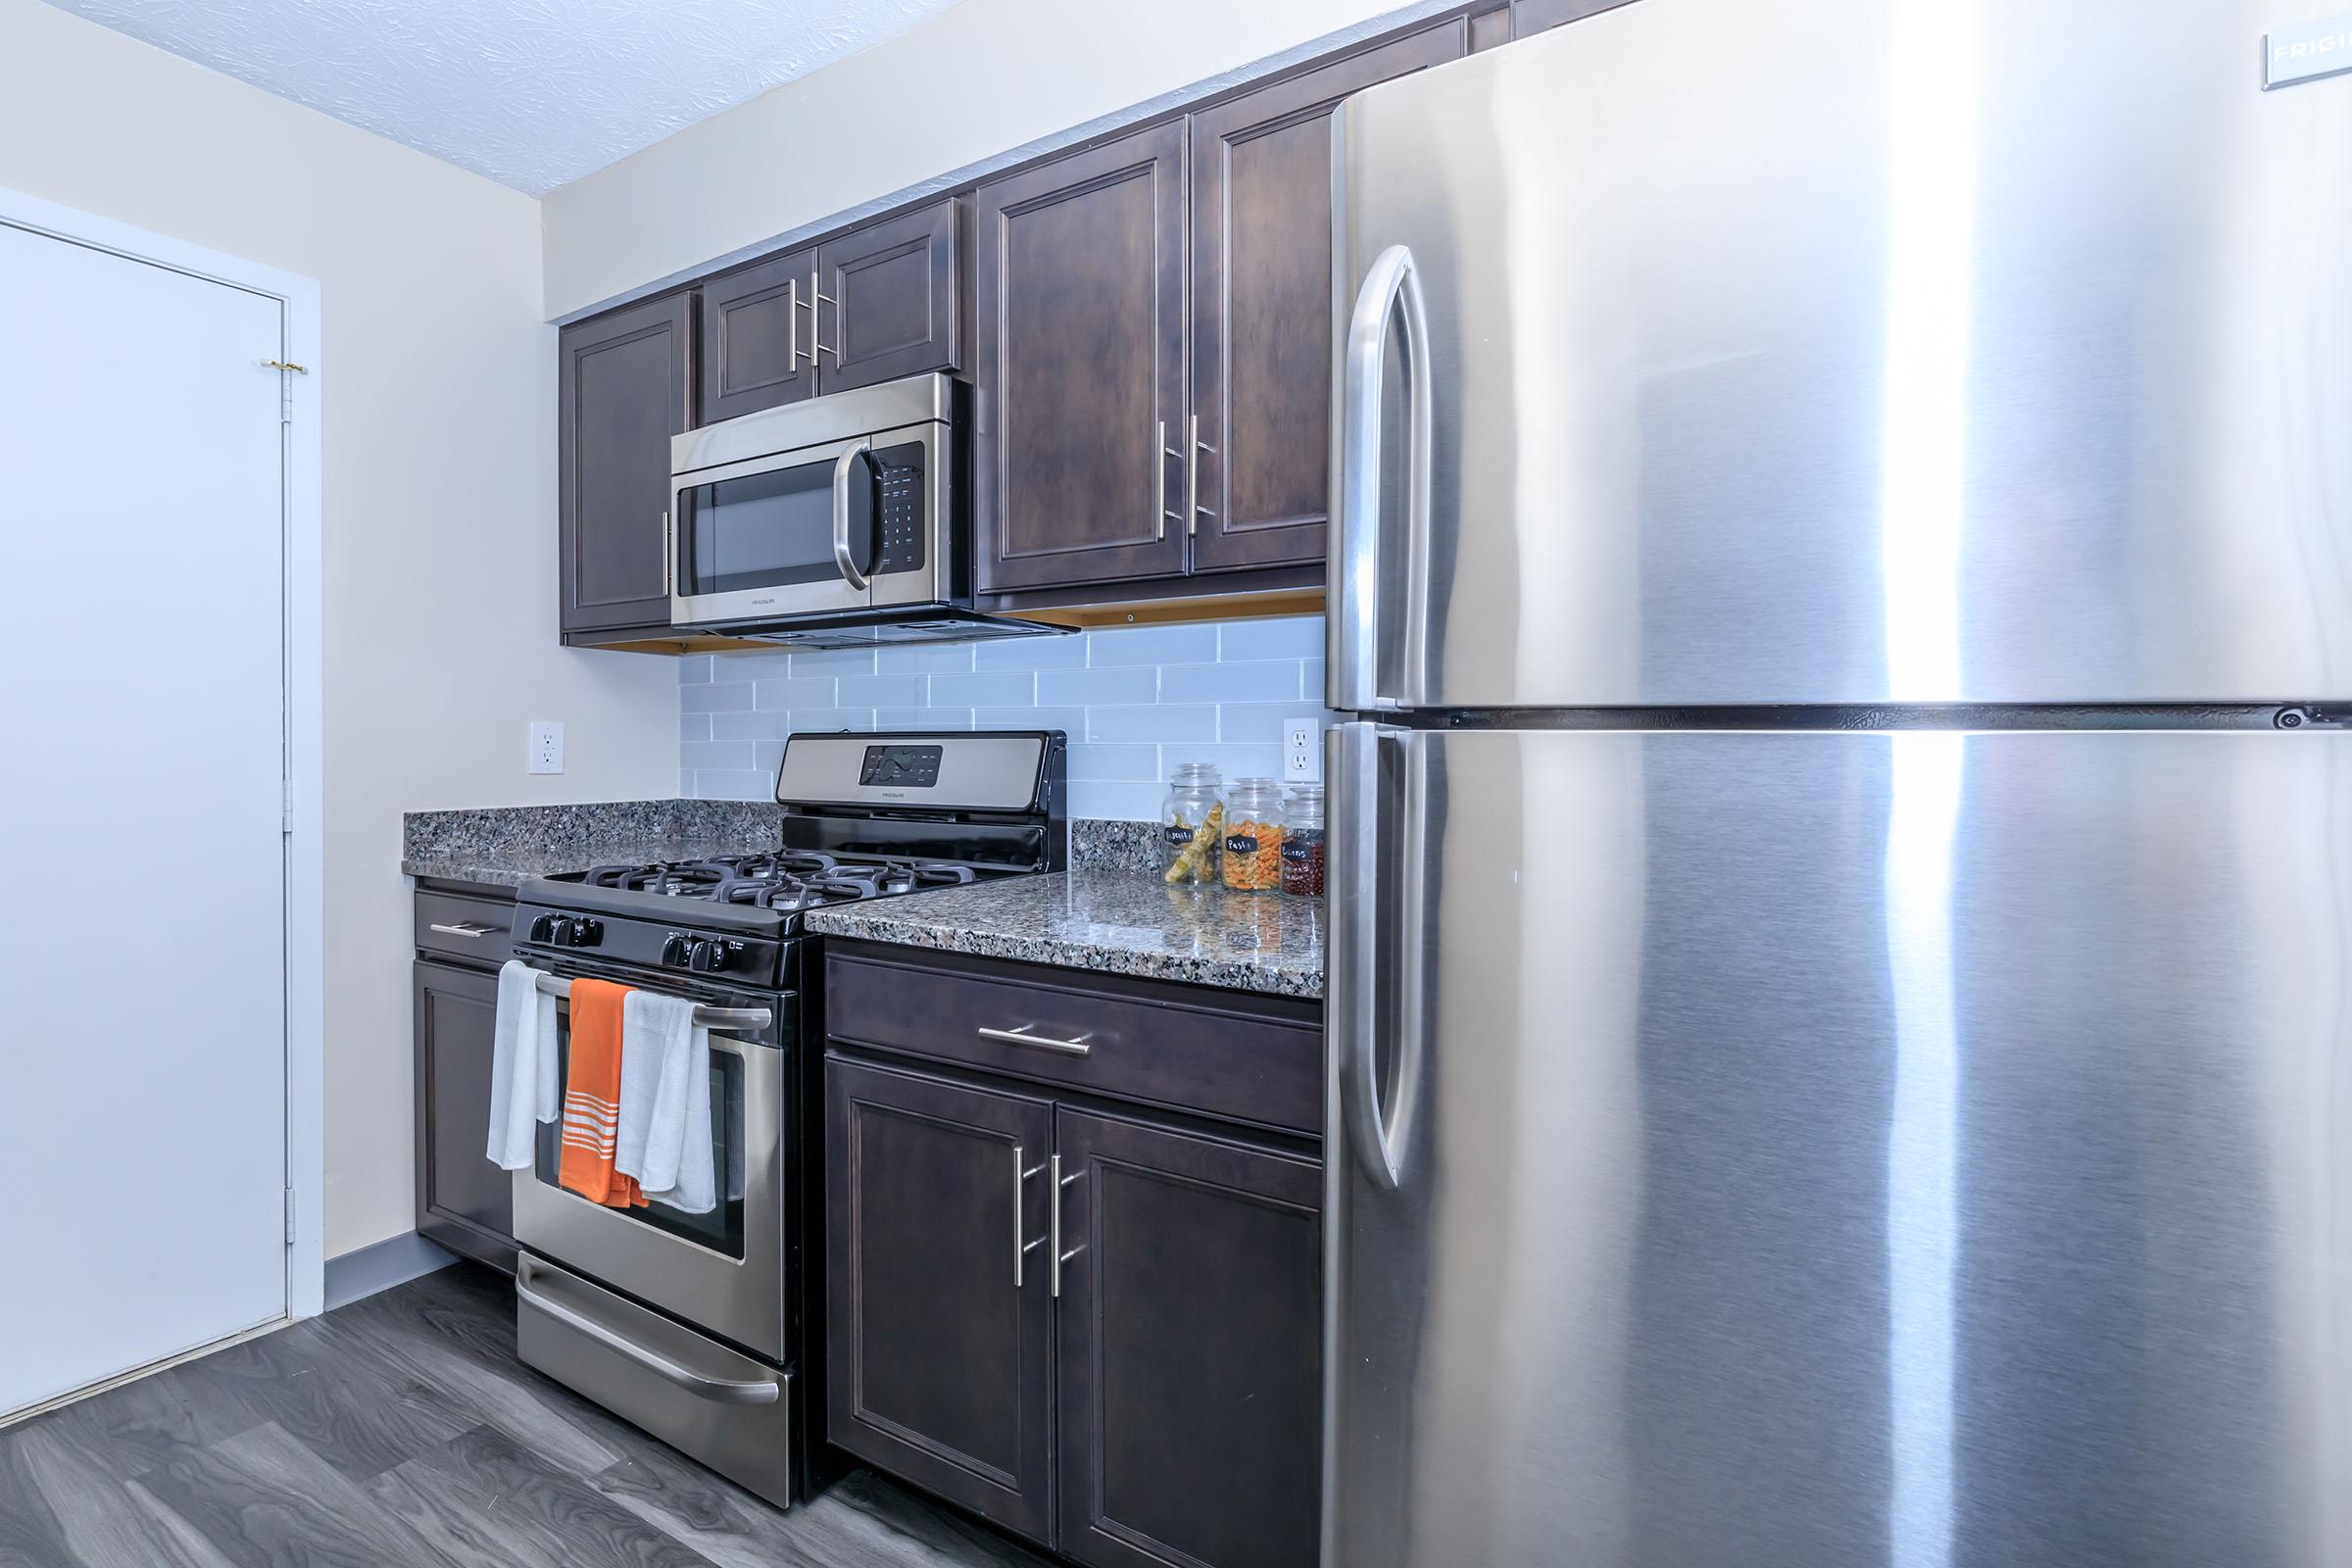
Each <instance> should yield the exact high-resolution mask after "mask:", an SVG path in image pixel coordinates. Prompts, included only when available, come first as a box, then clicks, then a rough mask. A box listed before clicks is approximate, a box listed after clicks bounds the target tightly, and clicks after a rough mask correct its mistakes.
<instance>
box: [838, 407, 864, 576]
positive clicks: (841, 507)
mask: <svg viewBox="0 0 2352 1568" xmlns="http://www.w3.org/2000/svg"><path fill="white" fill-rule="evenodd" d="M873 450H874V443H873V438H872V437H870V436H860V437H859V438H858V439H857V440H855V441H853V442H851V443H850V444H849V445H848V446H846V447H844V448H843V449H842V453H841V456H840V457H838V458H835V459H834V460H833V564H835V565H836V566H839V567H840V568H841V575H842V577H843V579H844V580H845V581H847V582H848V583H849V585H850V586H851V587H852V588H855V589H856V590H858V592H859V593H864V592H865V591H866V589H867V588H868V587H870V586H872V585H871V584H870V583H868V582H867V581H866V577H865V573H864V572H862V571H859V570H858V562H857V560H856V558H854V557H853V556H851V554H850V465H851V464H853V463H856V462H857V461H858V458H859V457H860V456H862V455H863V454H865V453H868V452H871V451H873Z"/></svg>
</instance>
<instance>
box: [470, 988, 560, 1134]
mask: <svg viewBox="0 0 2352 1568" xmlns="http://www.w3.org/2000/svg"><path fill="white" fill-rule="evenodd" d="M563 1088H564V1086H563V1085H562V1084H561V1083H560V1082H558V1080H557V1076H556V999H555V998H553V997H551V996H549V995H548V994H547V993H546V992H544V991H541V990H540V989H539V971H538V970H536V969H534V968H532V967H531V966H530V965H529V964H527V963H524V962H523V961H522V960H521V959H519V958H509V959H508V960H507V961H506V962H505V963H503V964H500V965H499V969H498V1032H497V1034H496V1035H495V1036H494V1037H493V1038H492V1041H491V1046H490V1150H489V1153H490V1163H491V1164H493V1165H496V1166H497V1167H498V1168H499V1169H501V1170H520V1169H522V1168H523V1167H524V1166H525V1165H528V1164H530V1163H531V1162H532V1161H533V1160H534V1159H536V1158H537V1157H538V1154H539V1124H540V1123H541V1122H543V1121H554V1120H555V1119H556V1114H557V1112H558V1111H559V1110H560V1109H562V1102H563Z"/></svg>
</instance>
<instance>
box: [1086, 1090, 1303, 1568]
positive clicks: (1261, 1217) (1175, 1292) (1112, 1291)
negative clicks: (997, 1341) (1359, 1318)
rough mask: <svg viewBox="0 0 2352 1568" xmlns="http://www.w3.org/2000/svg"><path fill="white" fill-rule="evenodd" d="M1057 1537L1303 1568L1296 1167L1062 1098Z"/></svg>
mask: <svg viewBox="0 0 2352 1568" xmlns="http://www.w3.org/2000/svg"><path fill="white" fill-rule="evenodd" d="M1054 1122H1055V1133H1054V1152H1056V1153H1058V1154H1059V1155H1060V1156H1061V1170H1062V1177H1063V1180H1064V1181H1065V1182H1067V1183H1068V1184H1069V1185H1068V1186H1067V1187H1066V1189H1065V1190H1064V1194H1063V1198H1062V1204H1063V1217H1062V1235H1063V1242H1062V1246H1063V1250H1064V1251H1065V1252H1068V1251H1072V1250H1075V1251H1076V1252H1077V1254H1078V1255H1077V1256H1076V1257H1075V1258H1072V1259H1071V1260H1070V1261H1069V1262H1068V1263H1066V1264H1064V1265H1063V1267H1062V1276H1061V1299H1060V1300H1059V1302H1058V1308H1059V1310H1058V1312H1057V1314H1056V1322H1055V1329H1056V1340H1057V1354H1056V1357H1055V1367H1056V1369H1057V1370H1058V1372H1059V1374H1060V1380H1061V1386H1060V1394H1059V1399H1058V1403H1059V1406H1060V1412H1059V1413H1060V1420H1059V1424H1058V1428H1057V1433H1056V1438H1057V1443H1058V1449H1059V1462H1058V1464H1057V1465H1056V1470H1057V1472H1058V1477H1059V1481H1060V1494H1061V1496H1060V1508H1059V1512H1060V1516H1061V1517H1060V1525H1061V1528H1060V1535H1059V1539H1058V1544H1059V1546H1060V1549H1061V1550H1062V1551H1063V1552H1064V1553H1066V1554H1067V1555H1069V1556H1072V1557H1075V1558H1077V1559H1078V1560H1080V1561H1081V1562H1088V1563H1096V1564H1100V1565H1102V1568H1157V1565H1160V1564H1165V1563H1180V1564H1187V1565H1190V1564H1203V1565H1214V1568H1307V1565H1311V1564H1312V1563H1313V1562H1314V1560H1315V1551H1316V1525H1317V1512H1316V1497H1317V1493H1318V1488H1319V1483H1320V1464H1321V1458H1320V1437H1319V1433H1320V1415H1321V1398H1322V1375H1323V1372H1322V1341H1321V1324H1322V1288H1321V1281H1322V1224H1321V1215H1320V1212H1319V1210H1320V1205H1321V1195H1322V1185H1323V1183H1322V1173H1321V1169H1320V1167H1319V1166H1318V1165H1316V1164H1315V1163H1314V1162H1313V1161H1311V1160H1306V1159H1299V1158H1296V1157H1294V1156H1292V1155H1288V1154H1283V1153H1277V1152H1273V1151H1271V1150H1267V1149H1260V1148H1254V1147H1250V1146H1248V1145H1244V1144H1240V1143H1233V1142H1228V1141H1226V1140H1223V1139H1218V1138H1208V1137H1201V1136H1199V1135H1196V1134H1191V1133H1182V1132H1175V1131H1171V1130H1169V1129H1166V1128H1162V1127H1155V1126H1151V1125H1148V1124H1145V1123H1142V1122H1136V1121H1129V1120H1126V1119H1124V1118H1115V1117H1109V1116H1101V1115H1094V1114H1089V1113H1086V1112H1081V1111H1073V1110H1070V1109H1068V1108H1066V1107H1064V1108H1061V1109H1059V1110H1057V1111H1056V1113H1055V1117H1054Z"/></svg>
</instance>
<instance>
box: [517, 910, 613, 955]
mask: <svg viewBox="0 0 2352 1568" xmlns="http://www.w3.org/2000/svg"><path fill="white" fill-rule="evenodd" d="M529 939H530V940H531V941H533V942H538V943H543V944H545V945H546V946H548V947H551V948H594V947H599V946H602V945H603V943H604V940H605V922H604V921H602V920H599V919H597V918H595V917H594V916H593V915H586V914H543V915H541V916H539V918H537V919H536V920H533V921H532V922H531V929H530V938H529Z"/></svg>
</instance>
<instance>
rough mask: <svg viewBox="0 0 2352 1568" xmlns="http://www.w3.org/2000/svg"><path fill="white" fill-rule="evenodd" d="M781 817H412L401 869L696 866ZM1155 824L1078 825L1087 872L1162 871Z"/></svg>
mask: <svg viewBox="0 0 2352 1568" xmlns="http://www.w3.org/2000/svg"><path fill="white" fill-rule="evenodd" d="M777 814H778V813H777V809H776V808H775V807H774V806H772V805H770V804H768V803H767V802H765V801H607V802H600V803H598V804H595V805H589V806H493V807H484V808H481V809H477V810H470V811H411V812H409V813H408V815H407V817H406V818H405V819H404V822H403V833H402V844H401V857H400V868H401V869H402V870H403V871H406V872H407V873H408V874H409V875H411V876H421V877H433V878H437V879H439V880H441V881H446V882H471V883H475V884H477V885H480V886H484V887H503V888H511V887H515V886H516V885H518V884H520V883H522V882H525V881H527V880H529V879H530V878H532V877H535V876H545V875H547V874H548V873H550V872H554V871H582V870H586V869H587V868H588V867H589V866H592V865H613V864H617V863H619V862H621V861H626V860H691V859H694V858H698V857H701V856H706V855H748V854H750V853H752V852H754V851H757V850H768V849H773V848H775V846H776V842H777V839H778V837H779V834H780V830H779V829H778V828H777V826H776V817H777ZM1159 855H1160V847H1159V824H1158V823H1156V822H1109V821H1095V820H1086V821H1077V822H1072V823H1071V824H1070V860H1071V863H1072V864H1073V865H1076V866H1078V867H1080V868H1082V869H1097V868H1099V869H1106V870H1136V871H1152V870H1155V869H1157V867H1158V864H1159Z"/></svg>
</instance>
